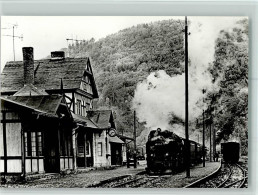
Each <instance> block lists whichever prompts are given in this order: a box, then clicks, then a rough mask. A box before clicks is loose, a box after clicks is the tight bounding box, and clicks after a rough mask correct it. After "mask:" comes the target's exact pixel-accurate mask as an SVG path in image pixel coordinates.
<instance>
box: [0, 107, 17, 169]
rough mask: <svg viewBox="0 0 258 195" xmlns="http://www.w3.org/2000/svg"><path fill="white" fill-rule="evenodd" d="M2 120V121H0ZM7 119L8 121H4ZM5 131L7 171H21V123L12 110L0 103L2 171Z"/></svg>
mask: <svg viewBox="0 0 258 195" xmlns="http://www.w3.org/2000/svg"><path fill="white" fill-rule="evenodd" d="M2 120H3V121H2ZM6 120H8V121H6ZM4 130H5V132H6V152H7V172H8V173H21V172H22V167H21V123H20V122H19V116H18V114H17V113H15V112H14V111H11V110H8V107H6V105H5V104H2V105H1V128H0V141H1V142H0V156H1V158H2V159H1V160H0V172H4V171H5V169H4V159H3V158H4V134H3V132H4Z"/></svg>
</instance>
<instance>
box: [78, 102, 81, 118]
mask: <svg viewBox="0 0 258 195" xmlns="http://www.w3.org/2000/svg"><path fill="white" fill-rule="evenodd" d="M77 114H79V115H81V100H77Z"/></svg>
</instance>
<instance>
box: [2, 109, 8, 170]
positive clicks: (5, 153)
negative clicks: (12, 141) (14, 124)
mask: <svg viewBox="0 0 258 195" xmlns="http://www.w3.org/2000/svg"><path fill="white" fill-rule="evenodd" d="M2 115H3V120H2V121H1V123H2V124H3V144H4V174H6V173H7V158H6V157H7V141H6V122H5V120H6V113H5V112H2Z"/></svg>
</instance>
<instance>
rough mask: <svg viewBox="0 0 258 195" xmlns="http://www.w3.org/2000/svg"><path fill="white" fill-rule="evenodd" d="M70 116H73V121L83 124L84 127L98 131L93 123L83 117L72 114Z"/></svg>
mask: <svg viewBox="0 0 258 195" xmlns="http://www.w3.org/2000/svg"><path fill="white" fill-rule="evenodd" d="M71 113H72V112H71ZM72 116H73V119H74V121H75V122H77V123H80V124H83V125H84V126H85V127H89V128H93V129H98V126H97V125H96V124H95V123H94V122H93V121H91V120H90V119H89V118H87V117H83V116H80V115H78V114H74V113H72Z"/></svg>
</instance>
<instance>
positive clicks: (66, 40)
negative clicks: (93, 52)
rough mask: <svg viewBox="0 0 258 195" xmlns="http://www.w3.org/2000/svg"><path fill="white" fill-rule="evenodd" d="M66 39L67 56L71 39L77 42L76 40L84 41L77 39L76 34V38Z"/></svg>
mask: <svg viewBox="0 0 258 195" xmlns="http://www.w3.org/2000/svg"><path fill="white" fill-rule="evenodd" d="M66 41H67V54H68V57H69V56H70V52H69V41H72V43H73V42H74V41H75V42H76V43H78V42H80V41H81V42H82V41H84V40H79V39H77V36H76V39H74V38H67V39H66Z"/></svg>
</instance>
